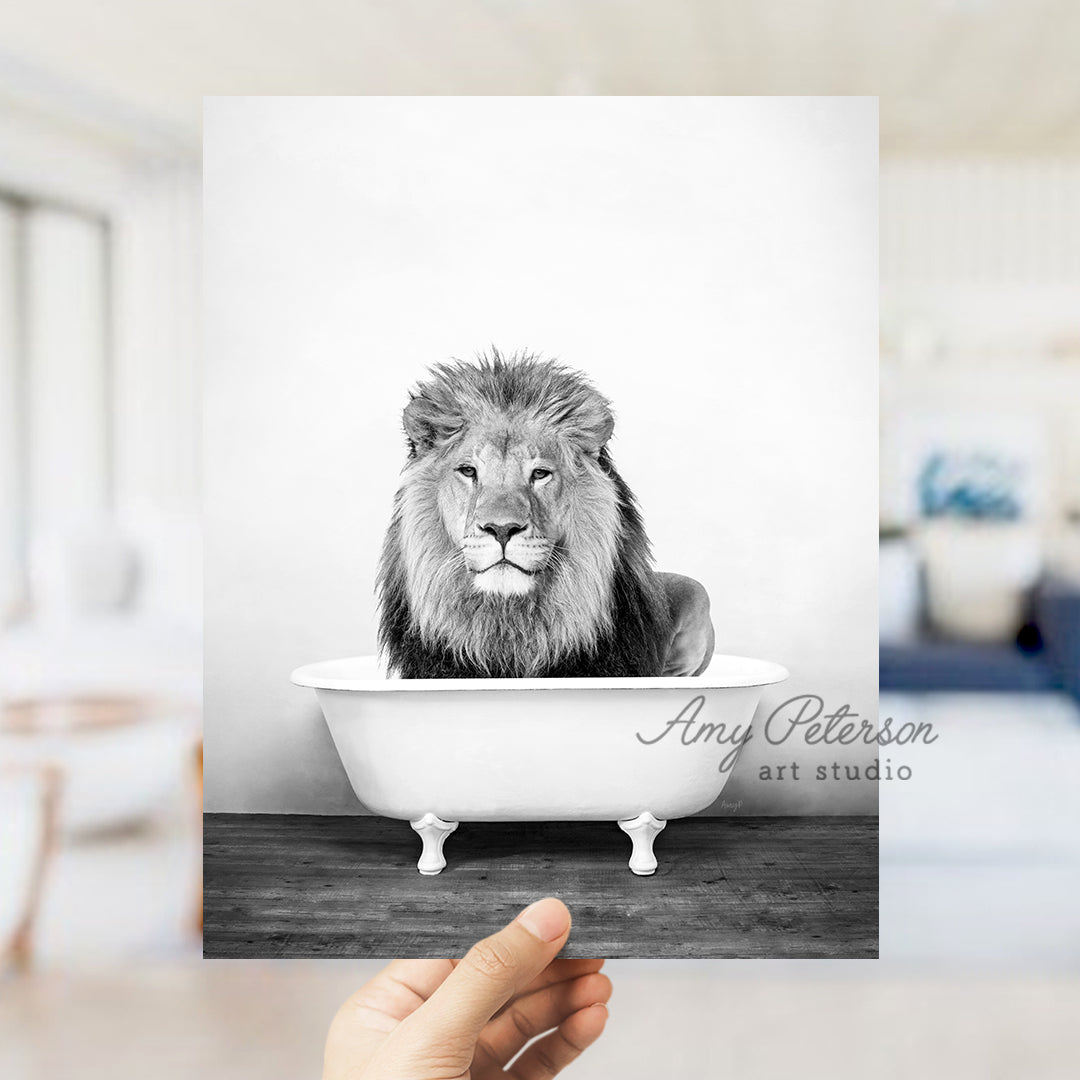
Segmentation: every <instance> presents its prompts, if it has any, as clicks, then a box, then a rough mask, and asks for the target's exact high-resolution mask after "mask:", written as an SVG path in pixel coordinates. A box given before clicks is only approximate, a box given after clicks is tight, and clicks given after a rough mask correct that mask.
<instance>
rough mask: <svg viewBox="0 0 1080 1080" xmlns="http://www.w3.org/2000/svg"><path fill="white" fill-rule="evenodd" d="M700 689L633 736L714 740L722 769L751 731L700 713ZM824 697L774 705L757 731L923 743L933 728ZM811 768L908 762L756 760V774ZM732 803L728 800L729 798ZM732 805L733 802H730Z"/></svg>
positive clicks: (824, 776)
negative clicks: (870, 714)
mask: <svg viewBox="0 0 1080 1080" xmlns="http://www.w3.org/2000/svg"><path fill="white" fill-rule="evenodd" d="M704 707H705V695H704V694H698V695H697V697H694V698H692V699H691V700H690V701H688V702H687V703H686V705H684V706H683V708H682V709H681V710H680V711H679V714H678V715H677V716H676V717H674V718H673V719H671V720H668V721H666V723H664V724H663V725H662V726H661V727H660V728H659V730H657V731H651V732H641V731H639V732H637V733H636V736H637V740H638V742H640V743H643V744H644V745H646V746H655V745H656V744H657V743H661V742H665V741H666V742H668V743H673V742H678V743H681V744H682V745H683V746H694V745H698V746H702V745H710V744H716V745H719V746H723V747H726V748H727V752H726V753H725V754H724V756H723V757H722V758H721V760H720V771H721V772H728V771H729V770H730V769H731V768H732V767H733V766H734V764H735V762H736V761H737V760H738V758H739V754H740V753H741V752H742V749H743V747H744V746H746V744H747V743H748V742H750V740H751V739H753V738H754V737H755V731H756V730H758V729H755V728H754V727H753V726H752V725H751V724H725V723H723V722H722V721H721V722H719V723H712V722H711V721H708V720H703V719H701V715H700V714H701V711H702V709H704ZM826 710H827V706H826V704H825V699H824V698H822V697H820V696H819V695H818V694H798V695H796V696H795V697H792V698H788V700H787V701H785V702H782V703H781V704H780V705H777V707H776V708H775V709H773V711H772V712H771V713H770V714H769V716H768V717H767V718H766V719H765V722H764V723H763V724H762V725H761V727H760V731H761V736H762V737H763V738H764V739H765V740H766V742H768V743H769V744H770V745H772V746H783V745H784V744H785V743H787V742H789V741H796V742H797V741H798V740H799V739H800V738H801V740H802V741H803V743H805V744H806V745H807V746H858V745H863V746H868V747H875V748H878V747H886V746H912V745H914V744H919V745H923V746H929V745H931V744H932V743H935V742H937V740H938V734H937V732H935V731H934V725H933V724H931V723H930V722H929V721H926V720H920V721H918V722H917V723H915V722H911V721H906V722H904V723H902V724H898V723H896V721H895V720H894V719H893V718H892V717H891V716H887V717H883V718H882V719H881V720H880V721H878V722H877V723H874V722H873V721H872V720H869V719H868V718H866V717H863V716H860V715H859V713H857V712H854V711H853V710H852V708H851V706H850V705H848V704H844V705H840V706H839V707H838V708H835V709H833V710H832V711H826ZM810 768H812V770H813V772H812V777H811V778H812V779H815V780H870V781H879V780H910V779H911V776H912V772H911V767H910V766H909V765H896V766H894V765H893V763H892V759H891V758H886V759H885V760H884V761H881V760H880V759H879V758H877V757H875V758H874V759H873V760H872V761H870V762H867V763H866V764H864V765H858V764H845V763H841V762H832V763H831V764H820V763H819V764H816V765H813V766H805V765H803V764H800V763H799V762H798V761H792V762H791V763H790V764H784V765H762V766H761V770H760V773H759V777H758V778H759V779H760V780H797V781H798V780H803V779H804V778H805V777H806V774H807V772H808V769H810ZM733 805H734V804H733ZM736 808H737V807H736Z"/></svg>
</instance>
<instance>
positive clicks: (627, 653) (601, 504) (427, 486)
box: [377, 352, 672, 679]
mask: <svg viewBox="0 0 1080 1080" xmlns="http://www.w3.org/2000/svg"><path fill="white" fill-rule="evenodd" d="M410 408H411V409H413V410H414V411H419V412H420V413H421V414H422V416H423V419H424V422H425V424H426V425H427V426H426V428H425V430H427V431H430V432H431V433H432V437H431V442H432V445H431V446H421V445H418V444H417V440H416V439H415V438H413V437H409V440H408V441H409V456H408V461H407V463H406V466H405V469H404V471H403V473H402V479H401V484H400V486H399V489H398V492H397V495H396V496H395V500H394V512H393V516H392V519H391V522H390V527H389V529H388V530H387V534H386V539H385V542H384V545H383V551H382V557H381V561H380V567H379V574H378V581H377V591H378V597H379V611H380V625H379V644H380V648H381V649H382V651H383V654H384V657H385V659H386V661H387V663H388V666H389V667H390V669H391V670H392V671H393V672H395V673H396V674H398V675H399V676H401V677H402V678H425V679H430V678H519V677H544V678H556V677H572V676H578V677H581V676H584V677H616V676H655V675H659V674H661V672H662V670H663V664H664V656H665V652H666V648H667V645H668V642H669V641H670V637H671V630H672V628H671V621H670V614H669V611H668V606H667V600H666V597H665V594H664V592H663V589H662V587H661V586H660V584H659V582H658V579H657V578H656V576H655V574H654V573H653V571H652V556H651V552H650V547H649V541H648V538H647V536H646V534H645V529H644V526H643V523H642V520H641V515H640V513H639V512H638V509H637V502H636V500H635V498H634V495H633V493H632V492H631V491H630V488H629V487H628V486H627V485H626V482H625V481H624V480H623V479H622V477H621V476H620V475H619V473H618V471H617V470H616V468H615V465H614V462H613V461H612V460H611V456H610V454H609V453H608V449H607V446H606V445H602V446H600V447H599V448H598V449H596V451H595V452H593V453H586V452H583V451H581V450H577V449H573V447H574V446H575V436H577V435H579V434H580V433H581V431H582V430H583V429H585V428H587V427H588V425H589V424H590V423H591V422H593V421H594V420H595V417H596V416H597V414H598V413H599V414H602V415H603V416H605V417H606V418H607V421H608V425H609V426H608V428H607V434H610V423H611V414H610V411H609V404H608V402H607V400H606V399H605V398H603V397H602V396H601V395H600V394H599V393H598V392H597V391H596V390H595V389H594V388H593V386H592V385H591V384H590V383H589V382H588V380H587V379H585V377H584V376H582V375H581V374H580V373H578V372H576V371H573V370H571V369H569V368H566V367H564V366H562V365H560V364H556V363H553V362H551V361H544V360H541V359H539V358H537V357H535V356H531V355H518V356H514V357H511V358H508V359H504V358H503V357H502V356H500V355H499V353H498V352H495V353H494V354H493V355H492V356H491V357H490V358H488V357H481V358H480V359H479V361H478V362H477V363H475V364H467V363H463V362H460V361H455V362H453V363H449V364H439V365H436V366H435V367H434V368H433V369H432V378H431V379H430V380H429V381H427V382H423V383H421V384H420V385H419V386H417V388H416V389H415V390H414V391H413V392H412V395H411V401H410ZM492 415H497V416H499V417H500V418H501V419H503V420H504V422H505V423H506V424H507V425H508V426H509V428H510V429H511V430H515V429H520V428H521V427H522V426H524V425H525V424H531V425H534V426H535V424H536V423H537V422H538V421H539V422H541V423H542V424H543V425H544V429H545V431H546V432H548V433H549V434H553V435H555V436H557V437H559V438H560V439H561V440H562V444H563V445H564V447H566V448H567V449H566V453H567V454H568V456H569V459H570V464H571V467H572V468H573V469H574V470H575V476H576V478H577V483H575V484H574V485H573V488H572V490H569V491H567V492H566V493H565V495H564V498H567V499H572V500H574V502H573V504H572V506H570V507H569V508H567V507H566V506H565V505H564V506H563V509H564V511H566V513H567V516H568V518H569V521H570V527H569V528H568V529H567V534H566V536H565V537H564V538H563V539H562V542H561V543H560V544H559V546H558V548H557V549H556V556H555V558H554V559H553V560H552V563H551V565H550V567H549V568H548V569H547V570H545V572H544V578H545V581H544V584H543V587H541V588H540V589H538V590H535V591H534V592H532V593H529V594H528V595H524V596H505V595H492V594H489V593H484V592H480V591H478V590H476V589H474V588H473V586H472V583H471V581H470V580H469V578H468V575H467V573H465V572H464V568H463V565H462V561H461V558H460V553H459V552H458V550H457V549H456V546H455V545H454V543H453V542H452V541H451V539H450V537H449V536H448V534H447V532H446V528H445V526H444V524H443V520H442V517H441V514H440V510H439V503H438V497H439V486H440V484H441V483H442V482H445V481H444V479H443V478H444V477H445V470H440V469H439V468H438V463H439V461H440V453H443V454H445V453H449V452H452V449H453V446H454V444H455V440H459V439H460V438H461V437H462V436H463V434H464V433H465V432H466V431H467V430H468V428H469V425H470V424H471V423H473V422H476V421H479V420H480V419H481V418H488V419H490V417H491V416H492ZM407 435H408V432H407ZM604 441H605V443H606V436H605V438H604ZM436 443H437V444H438V447H439V449H438V450H435V449H433V447H434V446H435V444H436Z"/></svg>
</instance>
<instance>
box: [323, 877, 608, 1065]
mask: <svg viewBox="0 0 1080 1080" xmlns="http://www.w3.org/2000/svg"><path fill="white" fill-rule="evenodd" d="M569 936H570V912H569V911H567V909H566V906H565V905H564V904H563V903H562V902H561V901H559V900H556V899H554V898H553V897H548V898H547V899H546V900H540V901H537V903H535V904H532V905H531V906H530V907H527V908H526V909H525V910H524V911H523V912H521V914H520V915H518V917H517V918H516V919H515V920H514V921H513V922H512V923H510V924H509V926H506V927H504V928H503V929H502V930H500V931H499V932H498V933H496V934H493V935H492V936H491V937H489V938H485V939H484V940H483V941H481V942H478V943H477V944H476V945H474V946H473V947H472V948H471V949H470V950H469V951H468V953H467V954H466V955H465V958H464V959H463V960H394V961H392V962H391V963H390V964H389V965H388V966H387V967H386V968H385V969H384V970H383V971H381V972H379V974H378V975H376V976H375V978H374V979H372V980H371V981H370V982H369V983H367V984H366V985H364V986H362V987H361V988H360V989H359V990H357V991H356V993H355V994H353V995H352V996H351V997H350V998H349V999H348V1000H347V1001H346V1002H345V1004H344V1005H342V1007H341V1008H340V1009H339V1010H338V1013H337V1015H336V1016H335V1017H334V1020H333V1022H332V1023H331V1025H330V1032H329V1034H328V1035H327V1039H326V1055H325V1059H324V1064H323V1080H488V1078H490V1077H497V1076H500V1077H501V1076H509V1077H512V1078H513V1080H547V1078H548V1077H552V1076H555V1075H557V1074H558V1073H559V1072H561V1071H562V1070H563V1069H564V1068H565V1067H566V1066H567V1065H569V1064H570V1062H571V1061H573V1060H574V1058H576V1057H577V1056H578V1055H579V1054H580V1053H581V1052H582V1051H583V1050H584V1049H585V1048H586V1047H587V1046H589V1045H590V1044H591V1043H593V1042H595V1040H596V1039H598V1038H599V1037H600V1033H601V1032H602V1031H603V1030H604V1024H605V1022H606V1021H607V1008H606V1007H605V1004H604V1003H605V1002H606V1001H607V1000H608V998H609V997H610V996H611V981H610V980H609V979H608V977H607V976H606V975H602V974H600V968H601V967H602V966H603V963H604V962H603V960H556V959H555V956H556V954H557V953H558V951H559V950H560V949H561V948H562V947H563V945H564V944H566V939H567V938H568V937H569ZM552 1029H554V1030H552ZM543 1032H548V1034H546V1035H544V1037H543V1038H542V1039H539V1040H537V1042H535V1043H534V1044H533V1045H532V1046H530V1047H529V1049H528V1050H526V1051H525V1053H524V1054H522V1055H521V1057H520V1058H518V1060H517V1061H515V1062H514V1065H513V1068H511V1069H510V1070H509V1071H508V1072H507V1071H506V1066H507V1064H508V1063H509V1061H510V1060H511V1059H512V1058H513V1057H514V1056H515V1055H516V1054H517V1053H518V1052H519V1051H520V1050H521V1049H522V1047H524V1046H525V1044H526V1043H527V1042H529V1040H530V1039H533V1038H534V1037H535V1036H537V1035H540V1034H541V1033H543Z"/></svg>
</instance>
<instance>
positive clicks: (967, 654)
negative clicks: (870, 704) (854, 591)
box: [878, 579, 1080, 701]
mask: <svg viewBox="0 0 1080 1080" xmlns="http://www.w3.org/2000/svg"><path fill="white" fill-rule="evenodd" d="M878 682H879V686H880V688H881V689H882V690H894V691H932V690H934V691H936V690H943V691H948V690H954V691H956V690H968V691H990V692H993V691H999V692H1008V691H1013V692H1027V693H1032V692H1040V691H1061V690H1065V691H1066V692H1067V693H1070V694H1072V695H1073V697H1075V698H1076V699H1077V700H1078V701H1080V587H1077V586H1076V585H1071V584H1067V583H1066V582H1063V581H1058V580H1055V579H1047V580H1045V581H1043V582H1042V583H1041V584H1040V585H1039V586H1038V588H1037V589H1036V590H1035V594H1034V596H1033V598H1032V618H1031V625H1030V626H1028V627H1026V628H1025V631H1024V633H1022V634H1021V635H1020V636H1019V638H1018V640H1017V641H1016V642H1015V643H1011V644H1001V645H977V644H968V643H964V642H954V641H945V640H942V639H939V638H934V637H933V636H931V635H929V634H928V635H926V636H925V637H923V638H922V639H921V640H920V641H917V642H915V643H912V644H907V645H882V646H881V651H880V663H879V672H878Z"/></svg>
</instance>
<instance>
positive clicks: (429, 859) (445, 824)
mask: <svg viewBox="0 0 1080 1080" xmlns="http://www.w3.org/2000/svg"><path fill="white" fill-rule="evenodd" d="M409 824H410V825H411V826H412V827H413V828H414V829H415V830H416V831H417V832H418V833H419V834H420V839H421V840H423V841H424V850H423V851H422V852H421V854H420V861H419V862H418V863H417V864H416V869H417V870H419V871H420V873H421V874H425V875H426V876H427V877H433V876H434V875H435V874H437V873H439V871H441V870H442V868H443V867H444V866H445V865H446V859H445V858H444V857H443V853H442V848H443V844H444V843H445V842H446V838H447V837H448V836H449V835H450V834H451V833H452V832H453V831H454V830H455V829H456V828H457V827H458V823H457V822H456V821H443V819H442V818H439V817H436V816H435V815H434V814H425V815H424V816H423V817H422V818H419V819H418V820H416V821H410V822H409Z"/></svg>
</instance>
